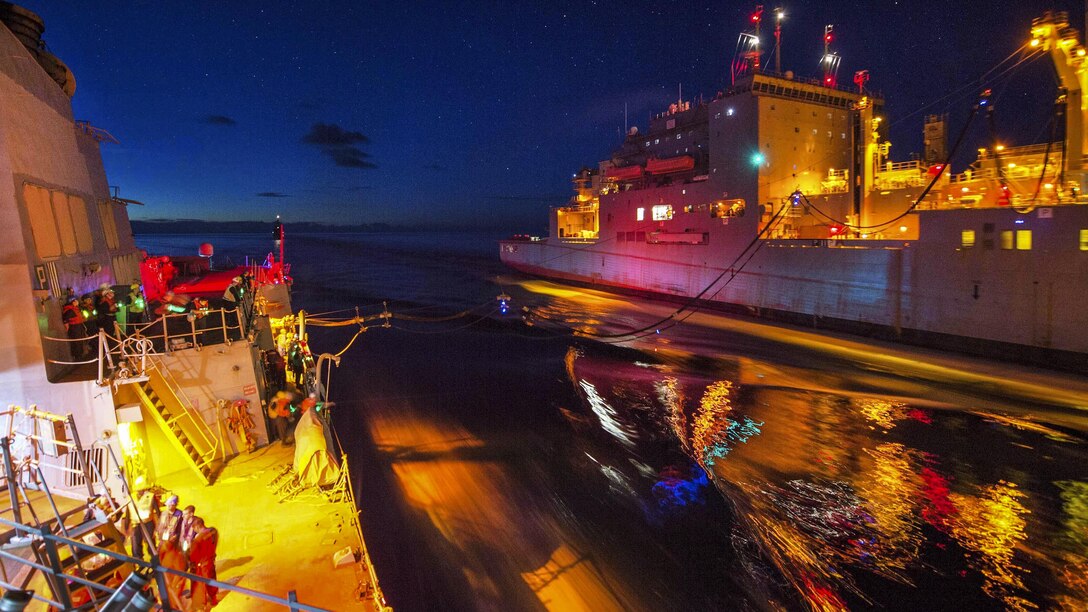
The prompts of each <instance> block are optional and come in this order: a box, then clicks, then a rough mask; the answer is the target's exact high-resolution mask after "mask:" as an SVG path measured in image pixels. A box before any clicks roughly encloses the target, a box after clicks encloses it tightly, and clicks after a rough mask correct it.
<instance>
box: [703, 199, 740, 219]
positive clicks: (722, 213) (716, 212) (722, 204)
mask: <svg viewBox="0 0 1088 612" xmlns="http://www.w3.org/2000/svg"><path fill="white" fill-rule="evenodd" d="M741 216H744V200H743V199H736V200H719V201H717V202H713V203H712V204H711V205H710V217H711V218H713V219H728V218H729V217H741Z"/></svg>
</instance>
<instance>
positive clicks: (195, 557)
mask: <svg viewBox="0 0 1088 612" xmlns="http://www.w3.org/2000/svg"><path fill="white" fill-rule="evenodd" d="M193 529H194V530H195V532H196V533H195V535H193V540H192V543H191V545H190V547H189V571H190V572H192V573H193V574H196V575H197V576H199V577H201V578H204V579H206V580H215V579H216V574H215V555H216V547H217V546H218V544H219V532H218V531H217V530H216V529H215V527H208V526H206V525H205V524H204V519H202V518H200V517H199V516H198V517H196V518H195V519H194V525H193ZM189 592H190V594H191V600H190V601H191V605H190V607H189V609H190V610H192V611H193V612H206V611H207V610H211V609H212V607H213V606H215V604H216V600H217V597H216V596H217V595H218V592H219V589H218V588H217V587H214V586H212V585H210V584H207V583H205V582H201V581H199V580H191V579H190V583H189Z"/></svg>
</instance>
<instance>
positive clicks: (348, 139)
mask: <svg viewBox="0 0 1088 612" xmlns="http://www.w3.org/2000/svg"><path fill="white" fill-rule="evenodd" d="M302 142H305V143H306V144H312V145H317V146H319V147H344V146H347V145H353V144H357V143H367V142H370V139H369V138H367V137H366V136H365V135H364V134H363V133H362V132H349V131H347V130H345V129H343V128H341V127H340V126H338V125H335V124H332V123H315V124H313V126H312V127H310V133H309V134H306V135H305V136H303V137H302Z"/></svg>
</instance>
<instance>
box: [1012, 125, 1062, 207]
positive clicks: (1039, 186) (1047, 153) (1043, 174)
mask: <svg viewBox="0 0 1088 612" xmlns="http://www.w3.org/2000/svg"><path fill="white" fill-rule="evenodd" d="M1057 118H1058V116H1057V113H1056V112H1055V114H1053V115H1051V116H1050V137H1049V138H1047V139H1046V151H1044V152H1043V170H1042V172H1040V173H1039V181H1038V182H1037V183H1035V193H1034V194H1033V195H1032V196H1031V202H1032V206H1033V207H1034V204H1035V203H1036V202H1038V201H1039V190H1040V189H1042V187H1043V179H1045V178H1046V164H1047V162H1048V161H1050V146H1051V145H1052V144H1054V134H1055V132H1056V131H1057V129H1058V126H1057ZM1017 212H1020V211H1017ZM1025 212H1031V211H1030V210H1028V211H1025Z"/></svg>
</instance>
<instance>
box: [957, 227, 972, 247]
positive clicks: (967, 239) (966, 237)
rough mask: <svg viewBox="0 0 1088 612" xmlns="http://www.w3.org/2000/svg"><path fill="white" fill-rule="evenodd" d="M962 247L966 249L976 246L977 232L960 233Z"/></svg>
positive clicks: (965, 231)
mask: <svg viewBox="0 0 1088 612" xmlns="http://www.w3.org/2000/svg"><path fill="white" fill-rule="evenodd" d="M960 246H962V247H963V248H965V249H969V248H971V247H973V246H975V230H963V231H962V232H960Z"/></svg>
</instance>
